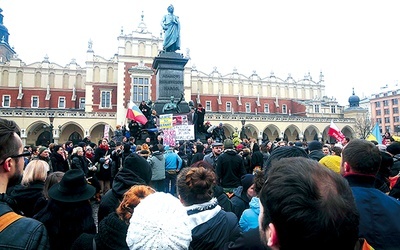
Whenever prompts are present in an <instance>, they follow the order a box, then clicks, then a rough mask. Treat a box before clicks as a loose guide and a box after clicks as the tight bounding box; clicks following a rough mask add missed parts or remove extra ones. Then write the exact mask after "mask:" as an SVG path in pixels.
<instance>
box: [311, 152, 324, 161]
mask: <svg viewBox="0 0 400 250" xmlns="http://www.w3.org/2000/svg"><path fill="white" fill-rule="evenodd" d="M324 156H325V154H324V153H323V152H322V150H313V151H311V152H310V154H309V155H308V157H310V159H313V160H314V161H319V160H321V159H322V158H323V157H324Z"/></svg>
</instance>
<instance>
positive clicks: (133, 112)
mask: <svg viewBox="0 0 400 250" xmlns="http://www.w3.org/2000/svg"><path fill="white" fill-rule="evenodd" d="M126 118H128V119H130V120H134V121H137V122H138V123H140V124H142V125H145V124H146V123H147V118H146V116H144V114H143V113H142V111H140V109H139V107H138V106H137V105H136V104H135V103H134V102H131V103H130V104H129V108H128V111H127V112H126Z"/></svg>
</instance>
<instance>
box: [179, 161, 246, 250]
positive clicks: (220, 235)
mask: <svg viewBox="0 0 400 250" xmlns="http://www.w3.org/2000/svg"><path fill="white" fill-rule="evenodd" d="M207 165H208V164H204V165H198V167H189V168H184V169H183V170H182V171H181V172H180V173H179V175H178V181H177V187H178V197H179V199H180V201H181V202H182V204H183V205H184V206H185V209H186V211H187V214H188V215H189V219H190V222H189V226H190V229H191V230H192V238H193V239H192V242H191V243H190V249H223V247H224V246H225V245H226V243H227V242H229V241H233V240H235V239H236V238H238V237H239V236H240V228H239V225H238V219H237V217H236V216H235V214H233V213H232V212H227V211H225V210H223V209H222V207H221V203H220V202H219V201H220V200H218V198H217V197H216V195H215V193H214V192H215V191H216V189H215V188H214V187H215V180H216V175H215V173H214V171H213V170H212V168H211V166H208V167H207ZM203 166H204V167H203ZM205 167H206V168H205Z"/></svg>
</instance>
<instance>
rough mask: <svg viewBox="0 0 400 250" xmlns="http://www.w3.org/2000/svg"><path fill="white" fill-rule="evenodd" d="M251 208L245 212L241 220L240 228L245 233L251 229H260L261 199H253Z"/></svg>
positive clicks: (250, 204)
mask: <svg viewBox="0 0 400 250" xmlns="http://www.w3.org/2000/svg"><path fill="white" fill-rule="evenodd" d="M249 206H250V208H248V209H246V210H244V211H243V213H242V216H241V217H240V220H239V226H240V228H241V229H242V231H243V232H246V231H248V230H249V229H251V228H256V227H258V215H259V214H260V199H259V198H257V197H253V198H251V201H250V203H249Z"/></svg>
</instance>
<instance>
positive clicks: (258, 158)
mask: <svg viewBox="0 0 400 250" xmlns="http://www.w3.org/2000/svg"><path fill="white" fill-rule="evenodd" d="M263 165H264V155H263V153H262V152H261V151H260V147H259V146H258V144H254V145H253V154H252V155H251V169H254V167H256V166H259V167H260V168H262V167H263Z"/></svg>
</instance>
